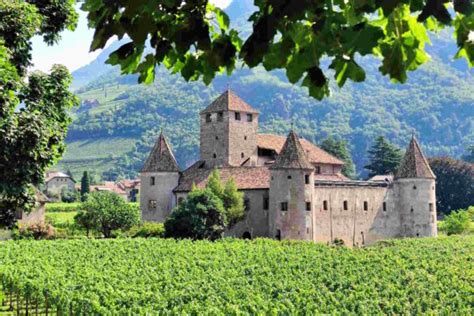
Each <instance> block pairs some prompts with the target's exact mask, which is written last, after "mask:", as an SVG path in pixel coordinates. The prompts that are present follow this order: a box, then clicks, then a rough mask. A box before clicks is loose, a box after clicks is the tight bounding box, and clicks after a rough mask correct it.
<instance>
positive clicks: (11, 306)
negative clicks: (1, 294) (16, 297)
mask: <svg viewBox="0 0 474 316" xmlns="http://www.w3.org/2000/svg"><path fill="white" fill-rule="evenodd" d="M10 312H13V289H10Z"/></svg>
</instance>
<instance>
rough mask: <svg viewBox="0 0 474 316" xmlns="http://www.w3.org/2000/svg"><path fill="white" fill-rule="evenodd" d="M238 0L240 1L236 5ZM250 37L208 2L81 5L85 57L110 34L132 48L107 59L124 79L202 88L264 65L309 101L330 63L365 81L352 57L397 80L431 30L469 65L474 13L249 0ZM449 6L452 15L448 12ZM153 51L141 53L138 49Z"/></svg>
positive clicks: (403, 0) (359, 2) (418, 5)
mask: <svg viewBox="0 0 474 316" xmlns="http://www.w3.org/2000/svg"><path fill="white" fill-rule="evenodd" d="M239 1H240V0H239ZM254 3H255V5H256V11H255V12H254V14H252V16H251V17H250V19H249V20H250V22H252V25H253V31H252V33H251V34H250V36H249V37H248V38H247V39H245V40H243V39H242V38H241V37H240V34H239V33H238V32H237V31H236V30H235V29H233V28H231V27H230V20H229V17H228V16H227V14H226V13H225V12H224V11H222V10H221V9H219V8H216V7H215V6H213V5H211V4H210V3H209V2H208V0H186V1H184V0H150V1H106V0H86V1H85V3H84V5H83V6H82V9H83V10H85V11H87V12H88V19H89V25H90V26H91V27H93V28H95V34H94V38H93V41H92V44H91V51H94V50H96V49H100V48H104V46H105V44H106V43H107V41H108V40H109V39H110V38H112V37H113V36H117V37H118V38H119V39H122V38H124V37H125V36H127V38H128V39H129V41H128V42H127V43H126V44H123V45H122V46H121V47H120V48H119V49H117V50H116V51H115V52H113V53H112V54H111V55H110V56H109V59H108V63H110V64H112V65H120V67H121V69H122V72H123V73H127V74H129V73H137V74H139V81H140V82H146V83H150V82H152V81H153V80H154V76H155V67H156V66H157V65H164V66H165V67H166V68H168V69H169V70H170V71H171V72H172V73H180V74H181V75H182V76H183V77H184V78H185V79H186V80H199V79H202V80H203V81H204V82H205V83H206V84H209V83H210V82H211V81H212V79H213V78H214V76H215V75H216V74H217V73H222V72H225V71H226V72H227V73H231V72H232V71H233V70H234V69H235V67H236V65H237V64H239V63H242V64H243V65H246V66H248V67H256V66H257V65H260V64H263V66H264V67H265V69H267V70H273V69H284V70H285V71H286V75H287V77H288V79H289V80H290V82H292V83H298V82H299V83H301V84H302V85H303V86H306V87H308V89H309V93H310V95H311V96H313V97H315V98H318V99H322V98H323V97H325V96H327V95H329V80H328V73H329V72H328V70H327V69H326V70H325V71H324V67H323V65H322V61H323V59H326V58H327V59H329V61H330V63H329V68H330V69H332V70H333V73H334V79H335V80H336V82H337V84H338V85H339V87H342V86H343V85H344V84H345V83H346V81H347V80H348V79H350V80H352V81H355V82H360V81H364V80H365V70H364V69H363V68H362V66H361V65H359V63H358V57H359V56H365V55H374V56H377V57H380V58H381V65H380V67H379V71H380V72H381V73H382V74H384V75H387V76H389V77H390V79H391V80H393V81H396V82H405V81H406V80H407V72H408V71H413V70H415V69H417V68H418V67H419V66H420V65H422V64H423V63H425V62H426V61H427V60H428V59H429V56H428V55H427V53H426V51H425V44H426V43H429V42H430V41H429V37H428V33H427V32H428V30H430V31H438V30H440V29H442V28H444V27H446V26H453V27H454V37H455V38H456V43H457V46H458V52H457V54H456V56H455V58H461V57H463V58H465V59H466V60H467V61H468V63H469V65H470V66H472V65H473V64H474V42H473V39H472V37H473V36H472V33H473V32H474V11H473V5H472V1H470V0H393V1H375V0H354V1H342V0H326V1H314V0H288V1H281V0H255V1H254ZM450 6H451V7H453V9H454V10H453V11H452V14H451V13H450V12H449V11H448V7H450ZM147 45H149V46H150V47H151V48H152V50H151V52H150V53H147V54H146V56H143V55H144V52H145V47H146V46H147Z"/></svg>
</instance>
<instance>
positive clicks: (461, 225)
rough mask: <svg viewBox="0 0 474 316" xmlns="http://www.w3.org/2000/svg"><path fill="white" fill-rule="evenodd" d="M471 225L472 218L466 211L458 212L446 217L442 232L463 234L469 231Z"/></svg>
mask: <svg viewBox="0 0 474 316" xmlns="http://www.w3.org/2000/svg"><path fill="white" fill-rule="evenodd" d="M470 225H471V216H470V214H469V212H468V211H466V210H457V211H453V212H451V214H449V215H447V216H445V217H444V220H443V224H442V225H441V230H442V231H444V232H446V234H447V235H448V236H449V235H453V234H462V233H465V232H467V231H468V230H469V226H470Z"/></svg>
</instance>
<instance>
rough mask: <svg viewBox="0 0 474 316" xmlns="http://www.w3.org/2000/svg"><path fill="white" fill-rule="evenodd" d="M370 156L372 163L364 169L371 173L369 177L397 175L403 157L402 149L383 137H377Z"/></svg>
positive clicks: (369, 152)
mask: <svg viewBox="0 0 474 316" xmlns="http://www.w3.org/2000/svg"><path fill="white" fill-rule="evenodd" d="M368 154H369V161H370V162H369V164H368V165H366V166H365V167H364V168H365V169H367V170H368V171H369V177H373V176H375V175H378V174H393V173H395V171H396V170H397V169H398V166H399V165H400V162H401V160H402V156H403V153H402V151H401V150H400V148H398V147H396V146H395V145H393V144H391V143H390V142H389V141H387V140H386V139H385V137H383V136H379V137H377V139H376V140H375V143H374V145H373V146H372V148H371V149H370V150H369V151H368Z"/></svg>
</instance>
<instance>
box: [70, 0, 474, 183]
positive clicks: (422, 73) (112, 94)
mask: <svg viewBox="0 0 474 316" xmlns="http://www.w3.org/2000/svg"><path fill="white" fill-rule="evenodd" d="M252 8H253V6H252V0H246V1H242V0H238V1H234V2H233V3H232V4H231V5H230V6H229V8H228V9H227V12H228V13H229V15H230V16H231V17H233V18H234V19H236V21H235V25H236V27H238V28H239V29H240V30H242V33H243V34H247V33H248V32H249V29H250V28H249V25H248V23H246V22H245V21H246V18H247V17H248V16H249V14H250V13H251V11H252ZM432 41H433V44H434V46H432V47H430V48H429V53H430V55H431V57H432V60H431V61H430V62H429V63H428V64H426V65H425V66H423V67H422V68H421V69H420V70H418V71H416V72H414V73H410V76H409V80H408V82H407V83H406V84H403V85H401V84H393V83H390V82H389V80H388V78H386V77H383V76H381V75H380V74H379V73H378V71H377V68H378V67H379V66H380V61H379V60H375V59H365V60H363V61H362V62H363V64H364V65H365V66H366V69H367V70H368V71H367V79H366V81H365V82H364V83H361V84H346V86H345V87H344V88H343V89H342V90H340V89H338V88H337V86H335V85H334V86H333V87H332V91H333V94H332V96H331V97H330V98H327V99H325V100H323V101H317V100H315V99H313V98H311V97H309V96H308V92H307V90H306V89H305V88H300V87H298V86H296V85H292V84H290V83H289V82H288V80H287V79H286V76H285V74H284V73H283V72H281V71H274V72H271V73H268V72H266V71H265V70H264V69H262V68H256V69H251V70H249V69H246V68H244V69H240V70H238V71H236V72H235V73H234V74H233V75H232V77H226V76H221V77H218V78H216V79H215V80H214V81H213V82H212V84H211V85H210V86H205V85H204V84H203V83H201V82H192V83H187V82H185V81H184V80H183V79H181V78H180V77H179V76H176V75H170V74H169V73H168V72H167V71H166V70H164V69H159V70H158V73H157V76H156V80H155V82H154V83H153V84H151V85H149V86H144V85H138V84H137V78H136V77H135V76H121V75H120V73H119V70H118V69H115V68H112V67H110V66H106V65H104V60H105V59H106V56H107V55H108V54H109V53H110V52H111V51H113V50H114V49H116V46H117V44H115V45H114V44H113V45H111V46H110V47H109V48H108V49H106V50H105V51H104V52H103V53H102V54H101V55H100V56H99V57H98V59H97V60H96V61H94V62H93V63H91V64H90V65H88V66H85V67H83V68H81V69H79V70H78V71H76V72H74V73H73V75H74V77H75V79H76V80H77V81H76V82H75V85H76V87H79V86H80V88H78V89H77V90H76V93H77V94H78V95H79V97H80V98H81V101H82V104H81V107H80V108H79V109H77V111H76V112H75V113H74V122H73V124H72V126H71V128H70V132H69V136H68V144H69V147H68V151H67V153H66V156H65V158H64V159H63V161H62V162H61V168H64V169H67V168H69V169H71V170H72V171H73V172H76V173H79V172H81V171H82V170H84V169H89V170H91V169H95V170H96V171H97V172H99V173H102V172H105V174H106V175H107V176H108V177H115V176H133V175H134V174H135V173H136V171H137V170H139V168H140V167H141V165H142V163H143V161H144V159H145V157H146V155H147V154H148V152H149V150H150V147H151V146H152V144H153V142H154V141H155V139H156V137H157V135H158V133H159V130H160V128H164V130H165V133H166V134H167V136H168V137H169V139H170V141H171V143H172V145H173V149H174V151H175V154H176V156H177V159H178V162H179V163H180V164H181V166H182V167H185V166H187V165H189V164H190V163H192V162H193V161H194V160H195V159H197V158H198V144H199V138H198V137H199V125H198V122H199V121H198V113H199V111H200V110H201V109H203V108H204V107H205V106H207V105H208V104H209V103H210V102H211V101H212V100H213V98H215V97H217V96H218V95H219V94H220V93H221V92H222V91H223V90H225V89H226V88H227V87H230V88H231V89H232V90H234V91H235V92H236V93H237V94H238V95H239V96H241V97H242V98H243V99H244V100H246V101H247V102H248V103H249V104H251V105H252V106H253V107H255V108H257V109H259V110H260V113H261V114H260V129H261V131H262V132H274V133H279V134H286V133H287V132H288V129H289V126H290V122H291V120H293V121H294V124H295V128H296V129H297V131H298V132H299V134H300V135H301V136H303V137H305V138H307V139H309V140H311V141H313V142H316V143H319V142H320V141H321V140H322V139H323V138H325V137H327V136H328V135H332V136H334V137H336V138H343V139H345V140H347V141H348V143H349V145H350V149H351V152H352V156H353V158H354V162H355V163H356V166H357V169H358V171H359V172H361V171H363V170H362V169H361V168H362V166H363V165H364V163H365V162H366V152H367V149H368V148H369V147H370V146H371V144H372V142H373V141H374V139H375V138H376V137H377V136H379V135H384V136H386V137H387V138H388V139H390V141H392V142H394V143H396V144H398V145H399V146H401V147H405V145H406V144H407V142H408V140H409V136H410V134H411V133H412V130H415V131H416V134H417V136H418V138H419V139H420V141H421V143H422V146H423V148H424V150H425V152H426V153H427V154H428V155H430V156H434V155H450V156H460V155H461V154H463V153H464V152H465V149H466V148H467V147H468V145H469V144H470V143H472V141H473V139H474V91H473V89H474V88H473V87H474V76H473V74H472V70H469V69H468V68H467V65H466V62H465V61H464V60H460V61H453V60H452V57H453V56H454V54H455V51H456V45H455V43H454V40H453V39H452V38H451V37H450V33H449V32H443V33H441V34H438V35H433V36H432Z"/></svg>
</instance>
